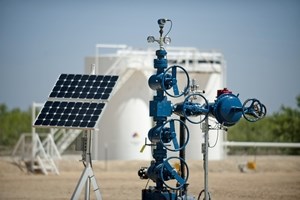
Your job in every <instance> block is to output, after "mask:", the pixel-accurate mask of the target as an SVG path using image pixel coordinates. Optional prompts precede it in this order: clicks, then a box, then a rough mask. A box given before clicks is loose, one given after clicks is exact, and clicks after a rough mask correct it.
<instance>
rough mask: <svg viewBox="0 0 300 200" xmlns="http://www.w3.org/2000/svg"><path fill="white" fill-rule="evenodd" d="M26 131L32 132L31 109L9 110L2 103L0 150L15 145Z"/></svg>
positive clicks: (0, 113)
mask: <svg viewBox="0 0 300 200" xmlns="http://www.w3.org/2000/svg"><path fill="white" fill-rule="evenodd" d="M25 132H27V133H28V132H29V133H30V132H31V112H30V110H28V111H27V112H24V111H21V110H20V109H18V108H15V109H12V110H9V109H8V108H7V106H6V105H5V104H0V150H1V151H3V150H6V149H7V148H11V147H13V146H14V145H15V144H16V142H17V141H18V139H19V137H20V135H21V134H22V133H25Z"/></svg>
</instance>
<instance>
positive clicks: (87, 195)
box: [85, 130, 92, 200]
mask: <svg viewBox="0 0 300 200" xmlns="http://www.w3.org/2000/svg"><path fill="white" fill-rule="evenodd" d="M91 132H92V131H91V130H89V131H87V132H86V134H87V138H86V140H87V141H86V155H85V161H86V167H88V168H89V167H91ZM89 199H90V177H88V178H87V180H86V185H85V200H89Z"/></svg>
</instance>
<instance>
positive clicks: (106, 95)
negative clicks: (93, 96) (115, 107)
mask: <svg viewBox="0 0 300 200" xmlns="http://www.w3.org/2000/svg"><path fill="white" fill-rule="evenodd" d="M108 97H109V94H103V95H102V98H101V99H103V100H106V99H108Z"/></svg>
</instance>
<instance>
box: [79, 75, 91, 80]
mask: <svg viewBox="0 0 300 200" xmlns="http://www.w3.org/2000/svg"><path fill="white" fill-rule="evenodd" d="M88 78H89V75H86V74H85V75H82V77H81V80H87V79H88Z"/></svg>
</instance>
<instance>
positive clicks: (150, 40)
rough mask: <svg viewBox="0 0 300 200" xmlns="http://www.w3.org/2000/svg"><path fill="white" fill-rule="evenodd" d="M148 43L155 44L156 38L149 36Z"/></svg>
mask: <svg viewBox="0 0 300 200" xmlns="http://www.w3.org/2000/svg"><path fill="white" fill-rule="evenodd" d="M147 42H148V43H153V42H155V38H154V36H148V37H147Z"/></svg>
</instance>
